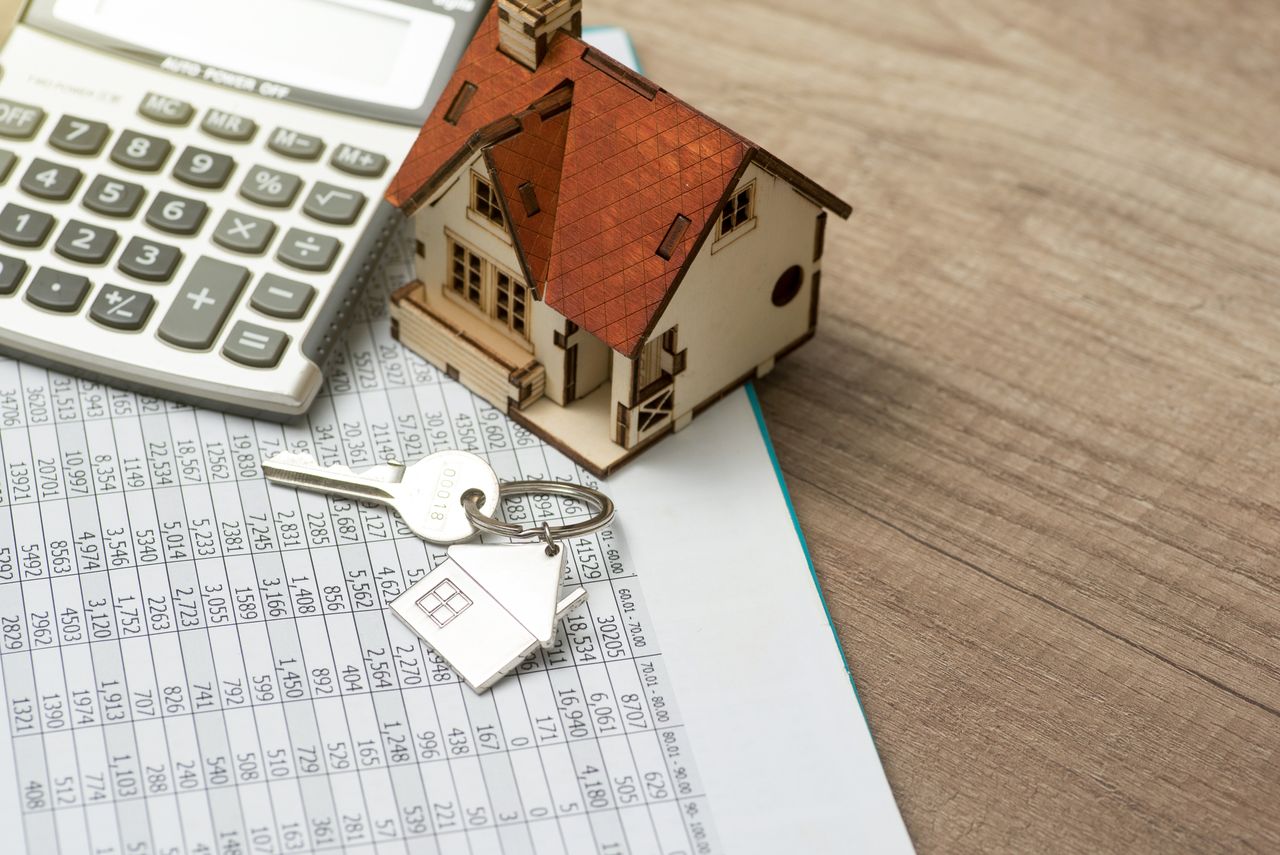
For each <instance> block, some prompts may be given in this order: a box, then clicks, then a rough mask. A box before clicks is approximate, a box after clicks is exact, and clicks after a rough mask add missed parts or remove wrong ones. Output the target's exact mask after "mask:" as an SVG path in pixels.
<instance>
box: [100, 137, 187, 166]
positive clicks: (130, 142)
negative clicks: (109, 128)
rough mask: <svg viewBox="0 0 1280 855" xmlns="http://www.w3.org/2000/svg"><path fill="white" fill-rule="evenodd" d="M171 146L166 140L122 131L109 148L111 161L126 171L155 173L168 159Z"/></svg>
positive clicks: (171, 149)
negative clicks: (134, 170)
mask: <svg viewBox="0 0 1280 855" xmlns="http://www.w3.org/2000/svg"><path fill="white" fill-rule="evenodd" d="M171 151H173V146H172V145H170V144H169V141H168V140H164V139H161V138H160V137H150V136H147V135H146V134H140V133H138V132H137V131H123V132H122V133H121V134H120V138H119V139H118V140H116V144H115V145H114V146H112V148H111V159H112V160H113V161H115V162H116V163H118V164H120V165H121V166H123V167H125V168H127V169H136V170H138V171H139V172H157V171H159V169H160V167H162V166H164V162H165V161H166V160H168V159H169V152H171Z"/></svg>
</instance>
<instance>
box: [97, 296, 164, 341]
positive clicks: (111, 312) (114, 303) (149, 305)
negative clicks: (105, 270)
mask: <svg viewBox="0 0 1280 855" xmlns="http://www.w3.org/2000/svg"><path fill="white" fill-rule="evenodd" d="M155 307H156V301H155V298H154V297H152V296H151V295H150V294H144V293H142V292H141V291H130V290H129V289H128V288H121V287H120V286H119V285H107V286H105V287H104V288H103V289H102V290H101V291H99V292H98V297H97V299H95V300H94V301H93V305H91V306H90V307H89V317H91V318H93V319H94V320H95V321H97V322H98V323H100V324H102V325H103V326H108V327H112V328H113V329H118V330H129V331H132V330H140V329H142V328H143V326H145V325H146V323H147V318H149V317H151V310H152V309H154V308H155Z"/></svg>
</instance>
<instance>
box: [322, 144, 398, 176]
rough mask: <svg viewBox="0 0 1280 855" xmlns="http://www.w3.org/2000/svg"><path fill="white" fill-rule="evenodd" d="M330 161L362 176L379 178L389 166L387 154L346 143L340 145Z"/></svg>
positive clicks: (344, 169)
mask: <svg viewBox="0 0 1280 855" xmlns="http://www.w3.org/2000/svg"><path fill="white" fill-rule="evenodd" d="M329 163H330V164H331V165H333V166H334V167H336V168H337V169H341V170H342V171H343V172H349V173H350V174H352V175H359V176H360V177H361V178H377V177H378V176H379V175H381V174H382V173H383V172H385V171H386V168H387V158H386V156H385V155H381V154H374V153H373V152H371V151H365V150H364V149H362V148H356V147H355V146H353V145H347V144H346V143H343V144H342V145H340V146H338V148H337V149H336V150H335V151H334V153H333V157H332V158H330V159H329Z"/></svg>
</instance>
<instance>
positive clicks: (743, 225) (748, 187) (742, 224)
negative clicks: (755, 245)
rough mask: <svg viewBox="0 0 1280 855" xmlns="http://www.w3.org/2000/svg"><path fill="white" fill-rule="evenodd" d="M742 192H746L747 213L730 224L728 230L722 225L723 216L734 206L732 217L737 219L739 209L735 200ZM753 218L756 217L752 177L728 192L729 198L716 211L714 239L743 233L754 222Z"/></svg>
mask: <svg viewBox="0 0 1280 855" xmlns="http://www.w3.org/2000/svg"><path fill="white" fill-rule="evenodd" d="M744 193H745V194H747V205H746V207H747V215H746V216H745V217H743V218H742V219H741V220H738V221H737V222H735V223H734V224H733V225H732V226H730V227H729V229H728V230H726V229H725V227H724V221H725V216H726V214H727V212H728V210H729V208H730V206H735V207H734V218H735V219H737V213H738V211H739V210H740V209H739V208H738V207H736V206H737V202H738V199H740V198H741V197H742V195H743V194H744ZM755 219H756V180H755V179H754V178H753V179H751V180H750V181H748V182H747V183H746V184H745V185H743V186H741V187H736V188H734V191H733V193H731V194H730V196H729V198H728V199H727V200H726V201H725V203H724V205H722V206H721V208H720V210H719V211H717V212H716V240H717V241H719V240H721V239H723V238H727V237H730V236H733V235H739V234H745V233H746V229H747V227H748V226H750V225H751V224H752V223H754V222H755Z"/></svg>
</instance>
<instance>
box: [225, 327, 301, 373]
mask: <svg viewBox="0 0 1280 855" xmlns="http://www.w3.org/2000/svg"><path fill="white" fill-rule="evenodd" d="M288 343H289V337H288V336H287V335H285V334H284V333H282V332H280V330H273V329H267V328H266V327H260V326H258V325H257V324H250V323H246V322H245V321H239V322H237V323H236V325H235V326H234V327H232V328H231V335H229V336H227V342H226V344H224V345H222V355H223V356H225V357H227V358H228V359H234V360H235V361H236V362H239V363H240V364H241V365H248V366H249V367H250V368H275V367H276V365H277V364H278V363H279V362H280V356H281V355H282V354H283V353H284V348H285V345H287V344H288Z"/></svg>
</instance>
